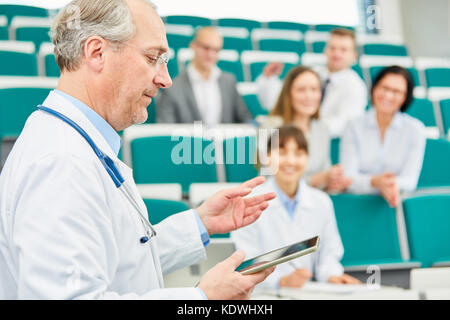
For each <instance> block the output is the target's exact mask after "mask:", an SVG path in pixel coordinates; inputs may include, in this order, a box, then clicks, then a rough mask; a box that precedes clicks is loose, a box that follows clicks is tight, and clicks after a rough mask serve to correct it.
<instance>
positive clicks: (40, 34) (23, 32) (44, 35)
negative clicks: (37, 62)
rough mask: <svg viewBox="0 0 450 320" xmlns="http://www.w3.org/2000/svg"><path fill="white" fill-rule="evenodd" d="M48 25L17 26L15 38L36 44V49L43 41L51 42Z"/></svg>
mask: <svg viewBox="0 0 450 320" xmlns="http://www.w3.org/2000/svg"><path fill="white" fill-rule="evenodd" d="M49 33H50V27H19V28H17V29H16V40H18V41H31V42H33V43H34V45H35V46H36V51H38V50H39V47H40V46H41V44H42V43H43V42H51V39H50V34H49Z"/></svg>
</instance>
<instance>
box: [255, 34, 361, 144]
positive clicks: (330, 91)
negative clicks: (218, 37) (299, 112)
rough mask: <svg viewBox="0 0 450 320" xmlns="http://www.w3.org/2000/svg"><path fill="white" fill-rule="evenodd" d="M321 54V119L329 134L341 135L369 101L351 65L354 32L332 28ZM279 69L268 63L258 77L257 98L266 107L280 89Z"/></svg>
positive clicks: (270, 106) (353, 57) (354, 50)
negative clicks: (323, 54) (325, 60)
mask: <svg viewBox="0 0 450 320" xmlns="http://www.w3.org/2000/svg"><path fill="white" fill-rule="evenodd" d="M324 53H325V55H326V57H327V65H326V67H325V66H324V67H318V68H315V69H316V71H317V72H318V73H319V75H320V77H321V79H322V83H323V88H322V104H321V107H320V118H321V120H323V121H324V123H325V124H326V125H327V127H328V130H329V132H330V136H331V137H340V136H341V135H342V133H343V131H344V129H345V128H346V126H347V123H348V121H350V120H351V119H354V118H355V117H357V116H359V115H361V114H363V112H364V110H365V107H366V105H367V102H368V101H367V88H366V85H365V83H364V81H362V79H361V78H360V77H359V76H358V74H357V73H356V72H355V71H354V70H352V68H351V66H352V65H353V64H354V63H355V61H356V59H357V52H356V41H355V34H354V32H353V31H351V30H347V29H334V30H332V31H331V33H330V39H329V40H328V42H327V45H326V47H325V51H324ZM282 70H283V65H282V64H280V63H270V64H268V65H267V66H266V67H265V68H264V73H263V75H262V76H261V77H259V78H258V79H257V83H258V98H259V100H260V102H261V104H262V105H263V106H264V107H265V108H267V109H268V110H270V109H272V107H273V106H274V105H275V102H276V99H277V98H278V95H279V93H280V91H281V81H280V79H279V78H278V75H279V74H280V73H281V71H282Z"/></svg>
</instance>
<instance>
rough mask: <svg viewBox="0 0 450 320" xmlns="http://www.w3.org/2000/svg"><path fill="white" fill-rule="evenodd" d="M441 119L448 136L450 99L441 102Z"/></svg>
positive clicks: (449, 128)
mask: <svg viewBox="0 0 450 320" xmlns="http://www.w3.org/2000/svg"><path fill="white" fill-rule="evenodd" d="M440 107H441V118H442V125H443V126H444V133H445V134H446V135H447V134H448V133H449V130H450V99H446V100H441V102H440Z"/></svg>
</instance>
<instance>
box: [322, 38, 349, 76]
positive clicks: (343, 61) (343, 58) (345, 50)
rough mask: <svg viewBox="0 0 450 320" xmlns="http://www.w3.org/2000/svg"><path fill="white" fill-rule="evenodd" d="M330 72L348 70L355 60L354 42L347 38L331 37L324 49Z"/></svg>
mask: <svg viewBox="0 0 450 320" xmlns="http://www.w3.org/2000/svg"><path fill="white" fill-rule="evenodd" d="M325 55H326V56H327V59H328V69H329V70H330V72H337V71H341V70H344V69H348V68H350V67H351V66H352V65H353V64H354V62H355V60H356V48H355V42H354V41H353V39H352V38H351V37H349V36H340V35H332V36H331V37H330V39H329V40H328V43H327V46H326V47H325Z"/></svg>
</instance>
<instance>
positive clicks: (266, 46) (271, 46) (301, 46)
mask: <svg viewBox="0 0 450 320" xmlns="http://www.w3.org/2000/svg"><path fill="white" fill-rule="evenodd" d="M258 46H259V50H263V51H283V52H295V53H297V54H298V55H302V54H303V53H304V52H306V45H305V42H304V41H303V40H300V41H295V40H288V39H261V40H259V43H258Z"/></svg>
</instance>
